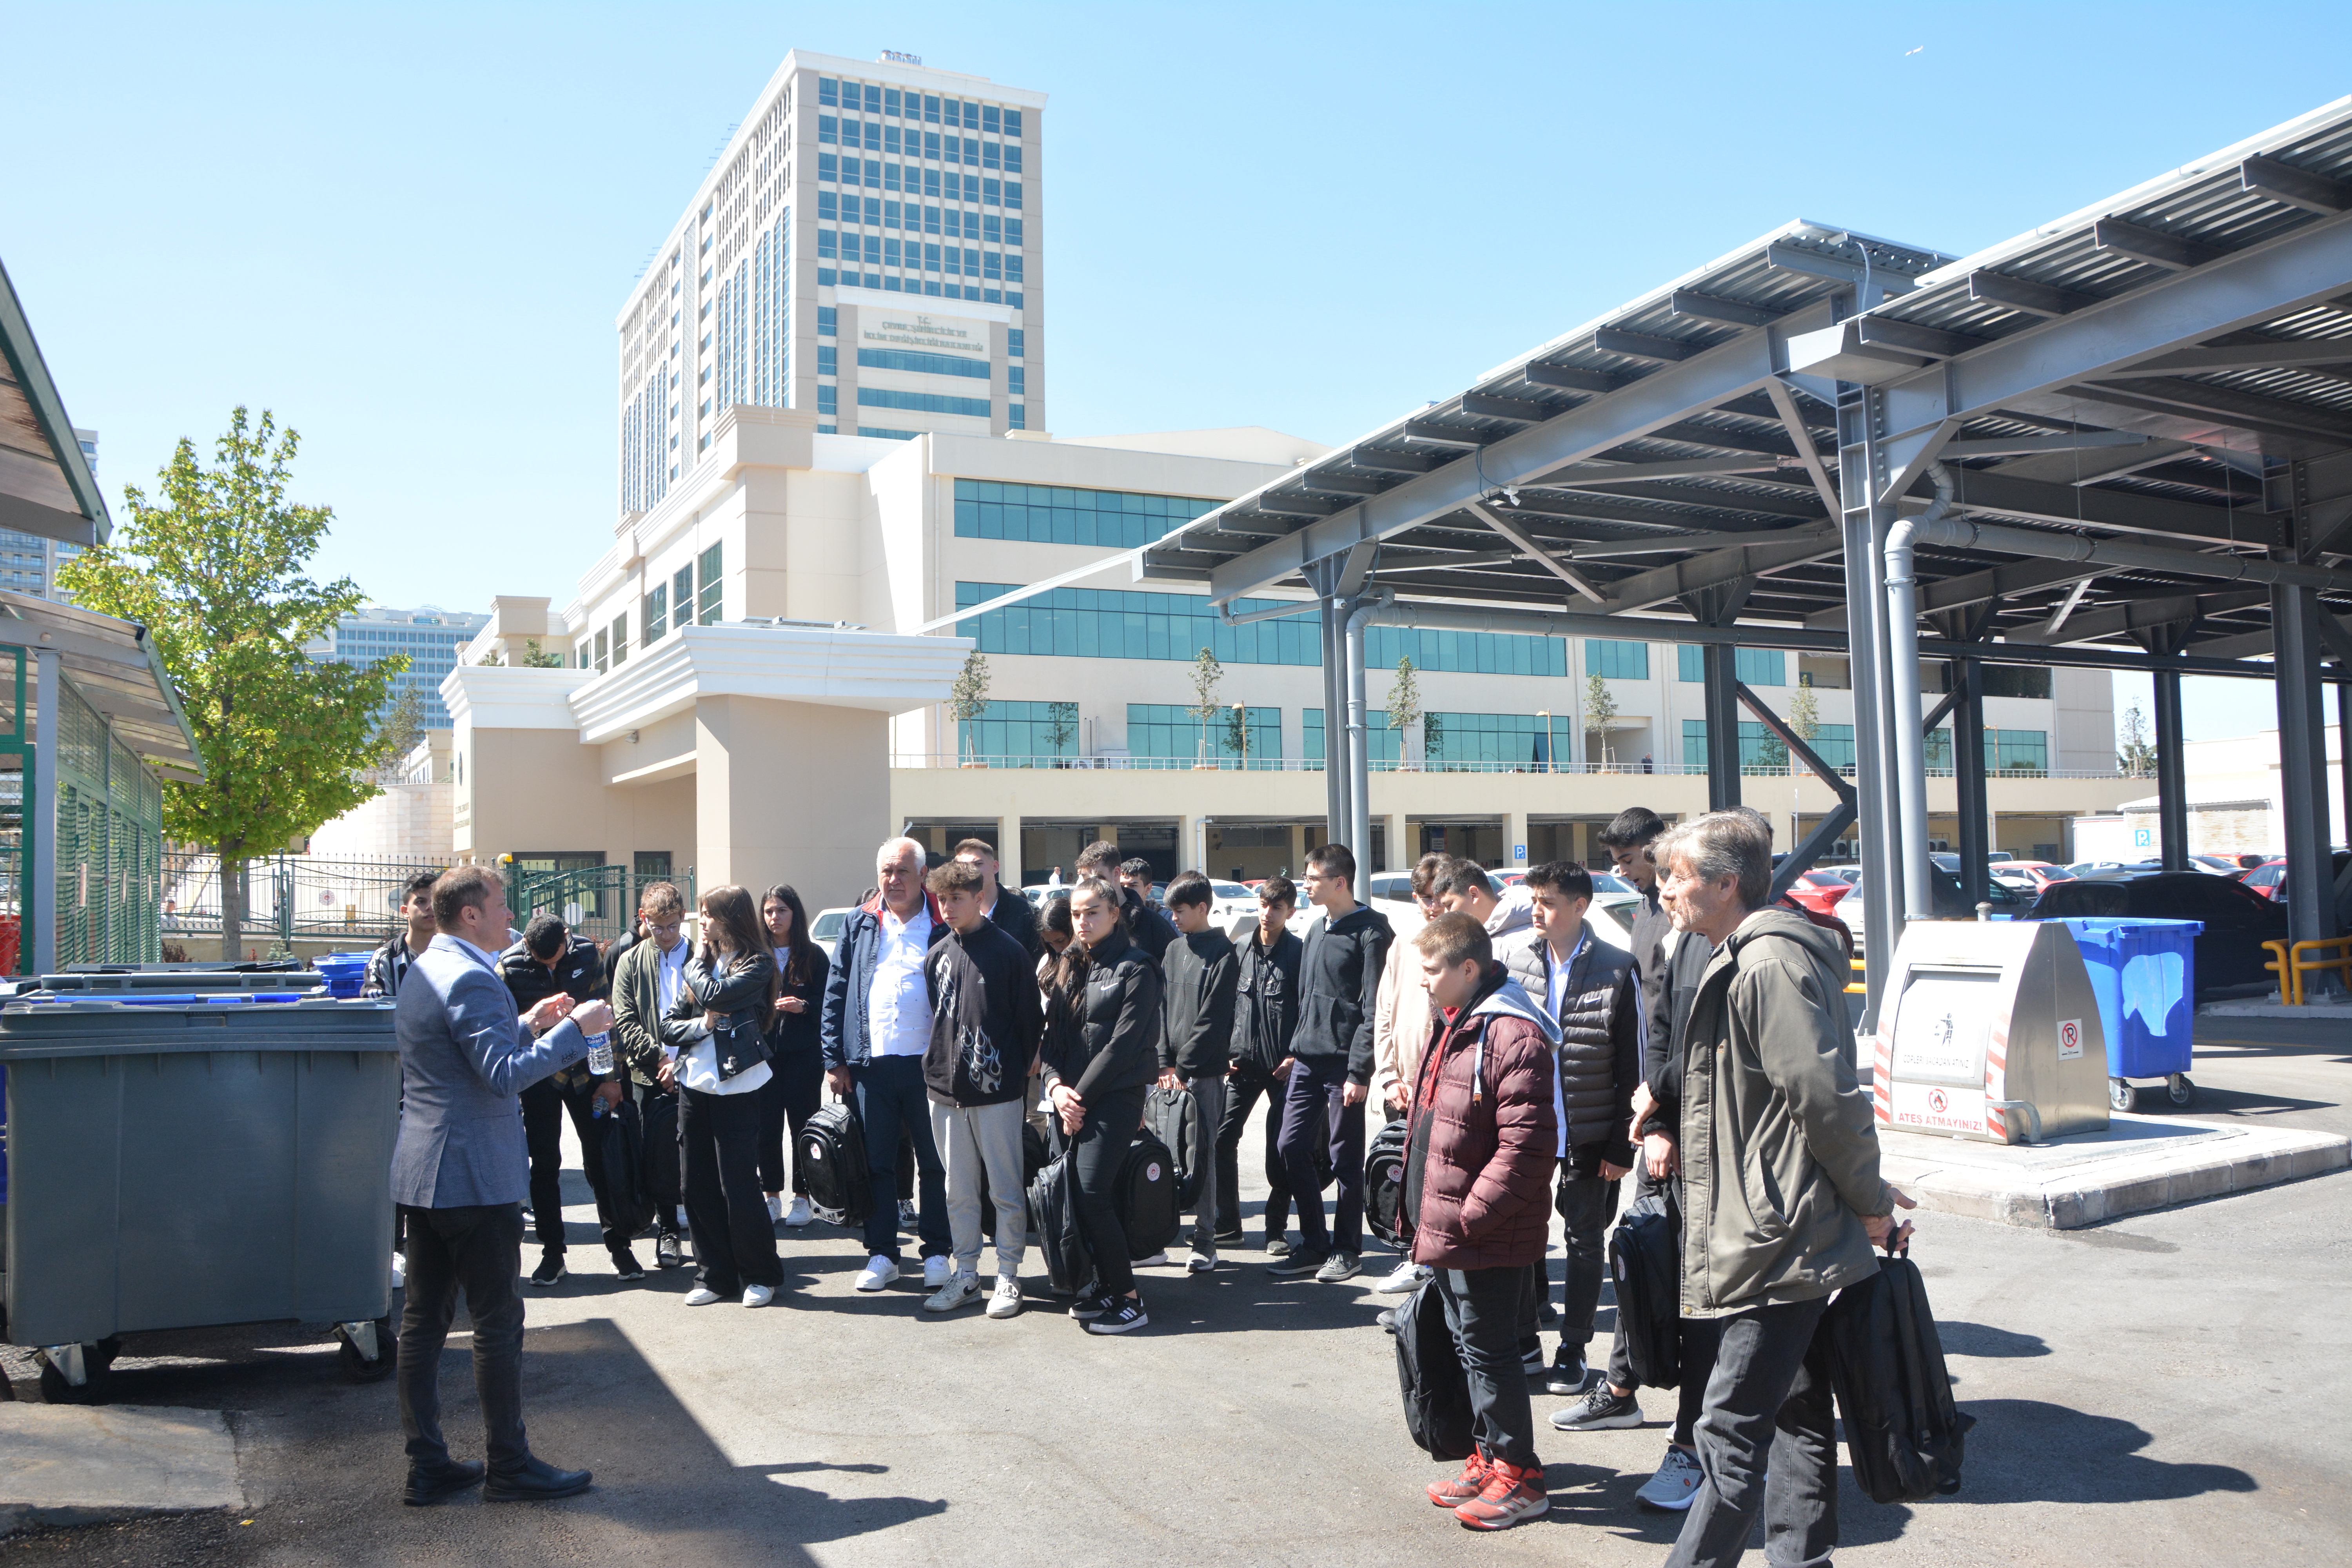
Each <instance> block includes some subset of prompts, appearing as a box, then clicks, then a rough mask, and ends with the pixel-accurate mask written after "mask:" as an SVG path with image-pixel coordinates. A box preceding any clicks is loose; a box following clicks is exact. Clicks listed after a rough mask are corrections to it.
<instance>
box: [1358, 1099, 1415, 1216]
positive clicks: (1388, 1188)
mask: <svg viewBox="0 0 2352 1568" xmlns="http://www.w3.org/2000/svg"><path fill="white" fill-rule="evenodd" d="M1407 1135H1408V1131H1407V1129H1406V1126H1405V1121H1404V1118H1403V1117H1402V1116H1400V1117H1398V1118H1397V1119H1396V1120H1395V1121H1391V1122H1390V1123H1389V1124H1388V1125H1387V1126H1385V1127H1383V1128H1381V1130H1380V1131H1378V1132H1377V1133H1374V1134H1373V1135H1372V1146H1371V1148H1370V1150H1368V1151H1366V1152H1365V1154H1364V1224H1365V1225H1366V1226H1370V1229H1371V1233H1372V1234H1373V1235H1374V1236H1376V1237H1380V1238H1381V1240H1382V1241H1385V1242H1387V1243H1388V1244H1389V1245H1390V1246H1391V1247H1400V1248H1401V1247H1403V1246H1404V1225H1403V1218H1404V1216H1403V1214H1402V1209H1403V1207H1404V1154H1405V1141H1406V1138H1407Z"/></svg>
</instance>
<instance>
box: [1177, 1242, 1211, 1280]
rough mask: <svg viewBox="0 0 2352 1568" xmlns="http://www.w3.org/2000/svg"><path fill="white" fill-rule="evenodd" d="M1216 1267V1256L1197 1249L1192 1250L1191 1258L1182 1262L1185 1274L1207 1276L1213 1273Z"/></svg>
mask: <svg viewBox="0 0 2352 1568" xmlns="http://www.w3.org/2000/svg"><path fill="white" fill-rule="evenodd" d="M1216 1267H1217V1255H1216V1254H1215V1253H1214V1252H1203V1251H1202V1250H1201V1249H1200V1248H1199V1247H1194V1248H1193V1249H1192V1257H1190V1258H1186V1259H1185V1260H1184V1272H1185V1273H1187V1274H1209V1273H1213V1272H1214V1271H1215V1269H1216Z"/></svg>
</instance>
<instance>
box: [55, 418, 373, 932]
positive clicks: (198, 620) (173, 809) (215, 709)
mask: <svg viewBox="0 0 2352 1568" xmlns="http://www.w3.org/2000/svg"><path fill="white" fill-rule="evenodd" d="M297 447H299V437H297V436H296V435H295V433H294V432H293V431H292V430H286V431H282V432H281V431H280V430H278V426H277V421H276V420H275V419H274V418H273V417H272V416H270V414H269V413H268V411H266V410H265V411H264V412H263V414H262V416H261V418H260V420H259V422H258V423H254V422H252V421H251V420H249V419H248V417H247V412H246V410H245V409H244V408H243V407H239V408H238V409H237V410H236V412H235V413H234V414H233V415H232V416H230V419H229V427H228V431H227V433H226V435H224V436H222V437H220V439H219V440H218V441H217V442H215V445H214V456H215V461H214V462H213V463H212V464H210V465H206V464H205V463H204V462H203V461H201V460H200V459H199V458H197V456H196V449H195V444H194V442H193V441H190V440H188V439H187V438H185V437H182V439H181V441H180V444H179V447H178V448H177V449H176V450H175V451H174V452H173V455H172V460H171V462H170V463H168V464H166V465H165V466H164V468H163V470H162V471H161V473H160V474H159V476H158V479H159V482H160V486H161V489H160V490H159V493H158V499H157V500H153V501H151V500H148V498H147V496H146V495H145V493H143V492H142V491H141V490H140V489H137V488H136V487H125V489H124V490H123V499H124V500H125V501H126V502H127V503H128V506H129V509H130V513H131V515H130V519H129V521H127V522H126V523H124V524H123V526H122V527H121V528H119V529H118V530H117V531H115V534H114V537H113V539H112V540H111V542H109V543H106V544H102V545H97V546H93V547H92V548H90V549H89V550H86V551H84V552H82V553H81V554H80V555H79V556H77V557H75V558H74V559H73V560H72V561H70V562H68V563H67V564H66V565H65V566H64V567H63V568H61V569H60V570H59V572H58V586H59V587H61V588H63V589H64V590H65V591H66V592H67V593H68V594H69V595H72V596H73V598H74V600H75V602H76V603H78V604H79V605H83V606H84V607H85V608H88V609H91V610H96V611H98V612H99V613H100V614H101V615H109V616H120V617H121V618H122V619H124V620H129V621H136V622H138V623H139V624H140V625H142V626H145V627H147V628H148V632H149V635H150V636H152V637H153V639H154V642H155V647H156V648H157V650H158V651H159V652H160V653H161V655H162V656H163V668H165V670H167V671H168V672H169V673H170V675H171V677H172V680H173V684H174V685H175V686H177V687H178V689H179V691H180V700H181V704H182V706H183V707H184V709H185V710H186V712H187V715H188V722H189V725H190V727H191V728H192V729H193V730H194V731H195V739H196V751H197V753H198V754H199V755H200V756H201V757H202V758H203V759H204V767H205V776H204V778H203V779H202V780H200V781H196V782H194V783H190V782H184V781H180V780H176V779H167V780H166V781H165V783H164V785H163V831H164V832H165V833H166V834H167V835H168V836H170V837H173V838H176V839H180V840H182V841H184V842H187V843H194V844H203V845H207V846H210V847H213V848H214V849H215V850H216V851H217V852H218V854H219V856H220V859H221V865H222V870H223V880H224V887H225V889H227V890H228V892H229V895H230V896H229V897H228V898H225V899H224V905H225V908H224V910H223V914H224V919H223V922H222V923H223V942H222V946H223V952H224V953H230V952H234V951H235V944H236V941H237V939H238V931H237V929H236V928H237V926H238V925H239V924H241V922H242V916H243V912H244V911H243V905H242V900H241V894H242V889H243V885H244V884H243V871H244V863H245V861H246V860H247V859H248V858H251V857H252V856H254V855H257V854H265V853H268V851H271V850H274V849H276V848H277V847H278V846H280V845H282V844H285V843H287V842H289V840H292V839H295V838H299V837H302V836H304V835H306V834H308V833H310V831H311V830H312V829H314V828H316V827H317V826H319V825H320V823H323V822H326V821H328V820H330V819H331V818H333V817H336V816H341V815H342V814H343V813H344V812H346V811H349V810H350V809H351V808H352V807H353V806H355V805H359V804H360V803H361V802H362V801H363V800H366V799H368V798H369V797H370V796H372V795H376V794H378V793H379V791H378V789H377V787H376V785H375V784H373V783H371V782H370V781H369V780H368V779H367V778H366V777H365V774H366V773H368V772H369V771H370V770H372V769H373V768H374V767H376V766H378V765H379V764H380V763H382V761H383V758H384V756H385V753H386V750H387V744H388V737H387V736H385V735H384V734H383V731H381V730H380V729H379V728H378V726H377V724H376V722H375V715H376V714H377V712H378V711H380V710H382V709H383V705H384V700H385V699H386V698H387V697H388V696H389V695H390V694H391V689H392V682H393V680H394V678H395V677H397V676H399V675H401V674H403V673H404V672H405V671H406V670H407V668H408V659H407V658H406V657H405V656H402V655H395V656H394V657H392V658H381V659H377V660H375V661H374V662H373V663H371V664H332V663H322V662H320V661H318V660H315V659H313V658H311V657H310V655H309V654H307V653H305V652H303V645H304V644H306V643H310V642H313V641H316V640H318V639H320V638H323V637H327V636H328V635H329V634H330V633H331V632H332V630H333V629H334V626H335V624H336V622H338V621H339V620H341V619H342V618H343V617H344V616H348V615H351V614H352V613H353V612H354V611H356V610H357V609H358V608H359V607H360V605H362V603H363V602H364V595H362V594H361V592H360V588H359V584H356V583H354V582H352V580H351V579H350V578H348V577H344V578H338V579H337V580H336V581H334V582H331V583H323V584H322V583H317V582H313V581H312V580H311V579H310V576H309V574H308V573H307V571H306V570H305V569H306V568H307V566H308V565H309V563H310V558H311V556H312V555H314V554H315V553H316V552H317V551H318V548H319V543H320V541H321V540H322V539H324V538H325V537H326V532H327V529H328V527H329V525H330V524H331V522H332V521H333V518H334V514H333V512H332V511H331V510H329V509H328V508H326V507H323V506H302V505H298V504H295V503H293V502H290V501H289V500H287V498H286V489H287V481H288V477H289V469H290V468H291V467H292V464H293V460H294V454H295V451H296V449H297Z"/></svg>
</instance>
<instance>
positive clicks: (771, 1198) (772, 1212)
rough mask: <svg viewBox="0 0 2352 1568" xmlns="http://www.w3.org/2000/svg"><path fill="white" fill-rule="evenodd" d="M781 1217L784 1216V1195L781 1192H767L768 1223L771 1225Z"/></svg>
mask: <svg viewBox="0 0 2352 1568" xmlns="http://www.w3.org/2000/svg"><path fill="white" fill-rule="evenodd" d="M783 1217H784V1195H783V1194H782V1193H770V1194H768V1223H769V1224H770V1225H773V1224H775V1223H776V1222H777V1221H778V1220H780V1219H782V1218H783Z"/></svg>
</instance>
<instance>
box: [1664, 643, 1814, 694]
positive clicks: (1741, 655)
mask: <svg viewBox="0 0 2352 1568" xmlns="http://www.w3.org/2000/svg"><path fill="white" fill-rule="evenodd" d="M1731 662H1732V670H1733V674H1734V678H1735V679H1738V681H1739V682H1740V683H1741V684H1743V685H1747V686H1786V685H1788V684H1789V666H1788V660H1787V658H1785V657H1784V656H1783V655H1782V654H1781V652H1780V649H1779V648H1774V647H1743V648H1739V649H1738V650H1736V651H1735V653H1734V656H1733V658H1732V661H1731ZM1675 676H1676V678H1677V679H1682V680H1687V681H1691V682H1693V683H1698V682H1703V681H1705V680H1706V649H1705V648H1703V647H1695V646H1694V645H1692V644H1690V643H1683V644H1681V645H1679V646H1678V647H1676V648H1675Z"/></svg>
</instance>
